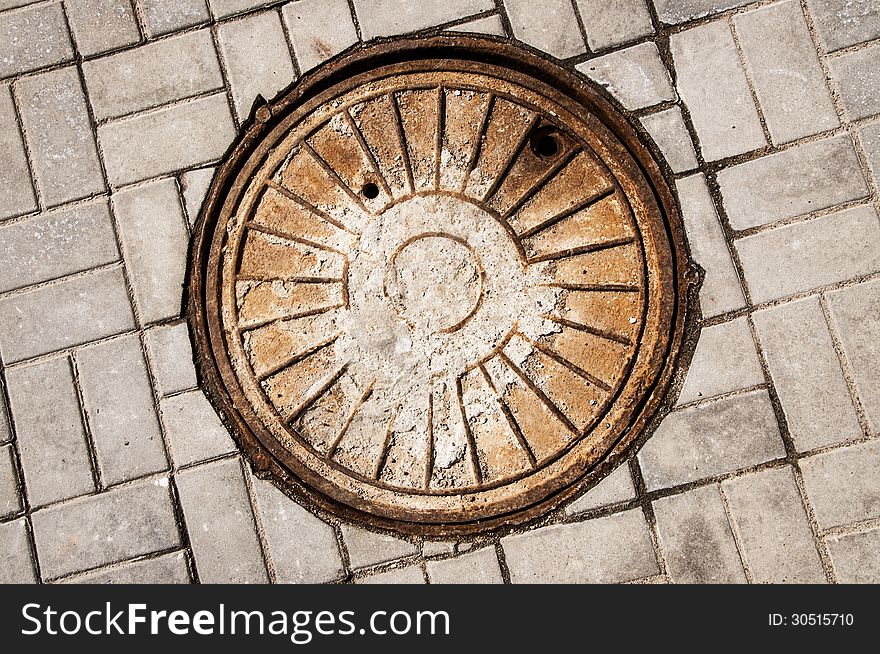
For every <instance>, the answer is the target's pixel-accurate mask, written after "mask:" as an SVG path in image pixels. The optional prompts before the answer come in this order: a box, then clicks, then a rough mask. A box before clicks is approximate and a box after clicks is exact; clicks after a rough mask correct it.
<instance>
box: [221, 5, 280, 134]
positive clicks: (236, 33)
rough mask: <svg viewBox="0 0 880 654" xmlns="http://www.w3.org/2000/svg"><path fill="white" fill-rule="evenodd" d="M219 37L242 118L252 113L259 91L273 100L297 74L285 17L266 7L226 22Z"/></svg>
mask: <svg viewBox="0 0 880 654" xmlns="http://www.w3.org/2000/svg"><path fill="white" fill-rule="evenodd" d="M217 41H218V42H219V44H220V52H221V54H222V55H223V62H224V64H225V65H226V76H227V79H228V80H229V85H230V86H231V88H232V98H233V100H234V101H235V113H236V115H237V116H238V119H239V120H240V121H244V120H245V119H247V118H248V117H249V116H250V114H251V108H252V107H253V105H254V100H256V98H257V95H262V96H263V98H264V99H266V100H271V99H272V98H274V97H275V96H276V95H277V94H278V92H279V91H280V90H281V89H283V88H284V87H286V86H287V85H289V84H290V83H291V82H292V81H293V80H294V79H295V78H296V73H295V72H294V70H293V62H292V61H291V59H290V50H289V48H288V47H287V39H286V38H285V37H284V30H282V29H281V18H280V17H279V15H278V13H277V12H275V11H264V12H262V13H259V14H253V15H251V16H247V17H245V18H241V19H239V20H233V21H229V22H225V23H222V24H221V25H220V27H218V28H217Z"/></svg>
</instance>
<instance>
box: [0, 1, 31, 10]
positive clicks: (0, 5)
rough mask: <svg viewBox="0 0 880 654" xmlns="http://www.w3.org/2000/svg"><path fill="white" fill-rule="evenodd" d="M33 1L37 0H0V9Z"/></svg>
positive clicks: (22, 5) (28, 3)
mask: <svg viewBox="0 0 880 654" xmlns="http://www.w3.org/2000/svg"><path fill="white" fill-rule="evenodd" d="M35 2H39V0H0V11H5V10H6V9H15V8H16V7H24V6H25V5H32V4H34V3H35Z"/></svg>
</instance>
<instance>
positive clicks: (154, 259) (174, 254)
mask: <svg viewBox="0 0 880 654" xmlns="http://www.w3.org/2000/svg"><path fill="white" fill-rule="evenodd" d="M113 206H114V208H115V211H116V222H117V224H118V226H119V238H120V240H121V242H122V252H123V256H124V258H125V265H126V268H127V270H128V275H129V281H130V283H131V287H132V293H133V295H134V301H135V304H136V305H137V307H138V315H139V317H140V321H141V323H142V324H148V323H151V322H156V321H158V320H165V319H168V318H174V317H176V316H179V315H180V314H181V311H182V302H183V281H184V276H185V275H186V256H187V250H188V248H189V235H188V234H187V229H186V218H185V217H184V215H183V210H182V209H181V206H180V198H179V196H178V193H177V183H176V182H175V181H174V179H163V180H160V181H158V182H152V183H150V184H147V185H145V186H137V187H133V188H129V189H126V190H124V191H119V192H117V193H115V194H114V195H113Z"/></svg>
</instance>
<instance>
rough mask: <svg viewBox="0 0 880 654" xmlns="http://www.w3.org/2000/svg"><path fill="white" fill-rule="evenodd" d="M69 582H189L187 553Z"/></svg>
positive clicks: (134, 564) (146, 560) (169, 554)
mask: <svg viewBox="0 0 880 654" xmlns="http://www.w3.org/2000/svg"><path fill="white" fill-rule="evenodd" d="M64 583H67V584H188V583H190V579H189V571H188V570H187V569H186V555H184V553H183V552H169V553H168V554H162V555H161V556H157V557H154V558H150V559H143V560H141V561H134V562H133V563H123V564H121V565H116V566H113V567H112V568H104V569H102V570H97V571H96V572H89V573H86V574H84V575H81V576H77V577H71V578H69V579H65V580H64Z"/></svg>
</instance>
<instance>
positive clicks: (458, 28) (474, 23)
mask: <svg viewBox="0 0 880 654" xmlns="http://www.w3.org/2000/svg"><path fill="white" fill-rule="evenodd" d="M447 31H449V32H471V33H476V34H493V35H495V36H507V30H505V29H504V23H502V22H501V17H500V16H499V15H498V14H492V15H491V16H486V17H485V18H477V19H476V20H471V21H468V22H466V23H461V24H459V25H455V26H454V27H448V28H447Z"/></svg>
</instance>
